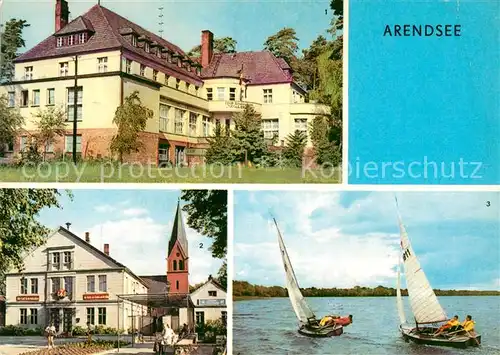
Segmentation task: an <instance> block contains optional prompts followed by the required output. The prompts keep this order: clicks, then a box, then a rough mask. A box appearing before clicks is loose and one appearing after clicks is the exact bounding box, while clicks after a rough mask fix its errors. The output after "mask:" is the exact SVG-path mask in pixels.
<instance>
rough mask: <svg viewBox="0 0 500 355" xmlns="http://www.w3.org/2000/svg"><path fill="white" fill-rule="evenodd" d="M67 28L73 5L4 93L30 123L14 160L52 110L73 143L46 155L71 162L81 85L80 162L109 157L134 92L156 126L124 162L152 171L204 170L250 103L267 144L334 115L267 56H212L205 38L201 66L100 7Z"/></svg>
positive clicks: (62, 9) (61, 0)
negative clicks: (37, 120)
mask: <svg viewBox="0 0 500 355" xmlns="http://www.w3.org/2000/svg"><path fill="white" fill-rule="evenodd" d="M68 18H69V7H68V3H67V1H66V0H56V6H55V32H54V34H52V35H51V36H49V37H48V38H46V39H45V40H43V41H42V42H40V43H38V44H37V45H36V46H34V47H33V48H32V49H30V50H28V51H27V52H25V53H24V54H22V55H21V56H19V57H18V58H16V60H15V76H14V78H13V80H12V82H10V83H8V84H4V85H2V86H0V94H6V95H7V97H8V102H9V106H11V107H17V108H19V110H20V112H21V114H22V115H23V116H24V117H25V118H26V123H25V127H24V128H25V131H24V133H22V134H21V135H20V136H19V137H17V139H16V140H15V141H14V142H12V144H10V145H9V146H8V149H7V150H8V152H9V153H10V154H16V153H19V152H20V151H22V150H24V149H26V147H27V145H29V143H30V133H31V132H33V131H34V130H35V127H36V126H35V125H34V123H33V117H34V114H35V113H36V112H37V110H39V109H44V108H46V107H50V106H60V107H61V108H62V109H64V110H66V111H67V115H68V125H67V131H66V136H65V137H64V138H62V139H60V140H58V141H57V142H56V143H55V144H52V145H51V146H47V147H46V148H45V149H46V151H47V153H48V155H49V156H50V155H53V156H60V155H63V154H71V152H72V147H73V139H72V132H73V120H74V119H75V117H74V95H75V92H74V91H75V90H74V84H75V83H74V81H75V76H76V78H77V86H78V89H77V93H76V95H77V104H76V105H77V110H76V111H77V114H76V120H77V126H78V138H77V152H79V153H80V154H81V155H82V156H83V157H84V158H90V157H93V158H100V157H107V156H110V155H111V152H110V148H109V146H110V142H111V138H112V137H113V136H114V135H115V134H116V126H115V125H114V124H113V122H112V121H113V117H114V115H115V111H116V109H117V107H118V106H120V105H121V104H122V103H123V100H124V98H125V97H126V96H128V95H129V94H131V93H132V92H134V91H138V92H139V95H140V98H141V100H142V103H143V104H144V105H146V106H147V107H148V108H150V109H151V110H152V111H153V117H152V118H151V119H149V121H148V122H147V126H146V129H145V131H144V132H142V134H141V136H140V140H141V142H142V147H141V149H140V151H139V152H137V153H134V154H132V155H130V156H128V157H126V159H127V160H129V161H140V162H150V163H154V164H159V163H162V162H166V161H170V162H172V163H180V162H186V161H200V160H202V156H203V153H204V149H205V148H206V147H207V146H208V142H207V139H206V138H207V137H209V136H211V135H212V134H213V132H214V129H215V126H216V125H218V124H222V125H224V126H226V127H231V128H232V127H233V126H234V125H233V120H232V115H233V113H235V112H238V111H241V110H242V109H243V107H244V105H245V104H247V103H249V104H251V105H253V107H254V108H255V109H256V111H257V112H258V113H259V114H261V116H262V128H263V130H264V135H265V137H266V138H276V141H277V144H278V145H283V144H284V142H285V137H286V136H287V135H288V134H290V133H293V132H294V131H295V130H302V131H305V132H307V131H308V124H309V123H310V122H311V121H312V120H313V119H314V117H316V116H318V115H325V114H327V113H328V107H326V106H324V105H319V104H315V103H307V102H305V92H304V90H303V89H302V88H301V87H299V86H298V85H297V84H296V83H295V82H294V79H293V72H292V70H291V68H290V66H289V65H288V64H287V63H286V62H285V61H284V60H283V59H281V58H276V57H275V56H274V55H273V54H272V53H270V52H268V51H257V52H241V53H234V54H214V53H213V34H212V33H211V32H210V31H203V32H202V35H201V37H202V38H201V58H200V60H199V61H198V60H193V59H192V58H190V57H188V56H187V54H186V53H185V52H184V51H183V50H182V49H180V48H179V47H178V46H176V45H174V44H172V43H170V42H168V41H166V40H165V39H163V38H161V37H159V36H157V35H155V34H154V33H151V32H149V31H147V30H145V29H144V28H142V27H141V26H139V25H137V24H135V23H133V22H131V21H129V20H127V19H126V18H124V17H122V16H120V15H118V14H117V13H115V12H113V11H110V10H108V9H107V8H105V7H103V6H101V5H99V4H98V5H94V6H93V7H92V8H90V9H89V10H88V11H87V12H86V13H85V14H83V15H81V16H78V17H77V18H75V19H74V20H73V21H71V22H69V21H68ZM75 59H77V63H78V64H77V73H76V75H75V63H76V60H75ZM308 145H309V146H311V142H310V141H309V142H308Z"/></svg>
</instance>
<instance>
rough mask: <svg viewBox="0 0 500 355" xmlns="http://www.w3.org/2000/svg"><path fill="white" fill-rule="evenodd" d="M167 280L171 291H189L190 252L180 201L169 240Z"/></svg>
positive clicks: (185, 292)
mask: <svg viewBox="0 0 500 355" xmlns="http://www.w3.org/2000/svg"><path fill="white" fill-rule="evenodd" d="M167 281H168V283H169V287H170V289H169V293H184V294H187V293H189V254H188V241H187V238H186V230H185V229H184V223H183V221H182V214H181V205H180V201H179V202H177V211H176V212H175V219H174V226H173V227H172V234H171V235H170V241H169V242H168V254H167Z"/></svg>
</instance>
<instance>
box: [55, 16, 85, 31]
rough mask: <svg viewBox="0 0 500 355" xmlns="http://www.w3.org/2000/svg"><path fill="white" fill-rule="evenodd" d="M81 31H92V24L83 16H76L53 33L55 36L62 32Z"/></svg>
mask: <svg viewBox="0 0 500 355" xmlns="http://www.w3.org/2000/svg"><path fill="white" fill-rule="evenodd" d="M82 31H92V32H94V26H92V23H90V21H89V20H87V19H86V18H85V17H82V16H78V17H77V18H76V19H74V20H73V21H71V22H70V23H68V24H67V25H66V26H64V27H63V28H61V29H60V30H59V31H57V32H56V33H55V35H56V36H59V35H63V34H70V33H76V32H82Z"/></svg>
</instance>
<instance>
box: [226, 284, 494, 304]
mask: <svg viewBox="0 0 500 355" xmlns="http://www.w3.org/2000/svg"><path fill="white" fill-rule="evenodd" d="M300 290H301V291H302V294H303V295H304V297H395V296H396V289H395V288H392V287H384V286H377V287H361V286H355V287H353V288H316V287H308V288H301V289H300ZM434 292H435V293H436V296H500V291H494V290H491V291H478V290H441V289H434ZM401 294H402V295H403V296H408V292H407V290H406V289H401ZM271 297H272V298H274V297H288V294H287V291H286V288H284V287H281V286H261V285H252V284H250V283H249V282H247V281H236V280H235V281H233V300H235V301H242V300H249V299H262V298H271Z"/></svg>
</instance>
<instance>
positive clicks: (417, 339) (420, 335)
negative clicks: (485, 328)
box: [401, 328, 481, 349]
mask: <svg viewBox="0 0 500 355" xmlns="http://www.w3.org/2000/svg"><path fill="white" fill-rule="evenodd" d="M426 330H427V331H428V332H426ZM435 330H436V329H434V328H423V329H421V330H420V329H419V330H416V328H414V329H403V328H401V334H402V335H403V338H404V340H405V341H412V342H414V343H416V344H424V345H433V346H446V347H453V348H462V349H465V348H467V347H469V346H470V347H475V346H479V345H480V344H481V335H479V334H477V335H476V336H475V337H469V336H467V335H454V336H453V335H452V336H449V337H442V336H439V337H436V336H433V335H432V333H433V331H435Z"/></svg>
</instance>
